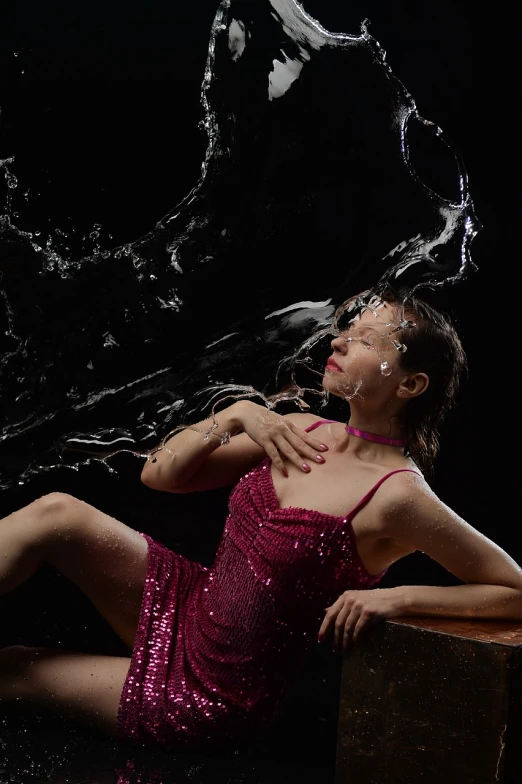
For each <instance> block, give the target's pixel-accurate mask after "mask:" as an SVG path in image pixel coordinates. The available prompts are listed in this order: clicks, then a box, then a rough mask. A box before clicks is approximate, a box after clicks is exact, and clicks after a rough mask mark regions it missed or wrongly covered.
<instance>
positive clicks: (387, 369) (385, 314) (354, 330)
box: [323, 300, 404, 399]
mask: <svg viewBox="0 0 522 784" xmlns="http://www.w3.org/2000/svg"><path fill="white" fill-rule="evenodd" d="M336 325H337V326H336V328H335V331H336V333H337V334H336V337H334V339H333V340H332V341H331V344H330V345H331V347H332V349H333V353H332V354H331V355H330V357H329V359H328V361H327V364H326V368H325V373H324V377H323V387H324V388H325V390H327V391H328V392H331V393H332V394H335V395H337V396H340V397H346V398H347V399H350V398H352V397H354V396H355V395H358V396H360V397H361V396H362V397H364V396H365V395H372V394H374V393H376V392H377V391H380V392H383V391H384V392H386V391H390V390H391V388H392V387H395V385H396V383H397V374H398V371H399V365H400V353H401V351H403V350H404V348H403V346H402V344H401V343H400V341H399V340H398V338H397V333H398V331H399V330H400V329H401V327H403V326H404V322H401V319H400V316H399V313H398V311H397V308H396V307H395V306H392V305H390V304H388V303H387V302H383V301H381V300H376V301H375V302H373V303H371V304H369V305H368V306H363V307H362V308H359V309H358V312H357V311H356V312H355V313H350V311H349V310H348V311H347V312H346V313H345V314H342V313H341V314H338V317H337V319H336Z"/></svg>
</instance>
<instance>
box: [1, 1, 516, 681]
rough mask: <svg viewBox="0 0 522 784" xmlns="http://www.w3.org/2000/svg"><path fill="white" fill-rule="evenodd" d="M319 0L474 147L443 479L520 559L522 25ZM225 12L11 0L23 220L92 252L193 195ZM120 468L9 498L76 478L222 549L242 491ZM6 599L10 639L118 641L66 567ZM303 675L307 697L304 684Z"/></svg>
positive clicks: (5, 75) (136, 522) (401, 567)
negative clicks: (514, 430) (514, 462)
mask: <svg viewBox="0 0 522 784" xmlns="http://www.w3.org/2000/svg"><path fill="white" fill-rule="evenodd" d="M304 7H305V9H306V10H307V11H308V12H309V13H310V14H311V15H312V16H315V17H316V18H318V19H319V20H320V21H321V22H322V24H323V25H324V26H325V27H326V28H327V29H330V30H332V31H336V32H352V33H358V31H359V26H360V22H361V21H362V20H363V19H364V18H365V17H368V18H369V19H370V22H371V25H370V32H371V33H372V35H373V36H374V37H375V38H377V40H378V41H379V42H380V44H381V45H382V46H383V47H384V49H385V50H386V51H387V60H388V62H389V64H390V66H391V68H392V70H393V71H394V73H395V75H396V76H398V77H399V78H400V79H401V80H402V81H403V83H404V84H405V85H406V87H407V88H408V90H409V91H410V92H411V93H412V94H413V96H414V98H415V99H416V102H417V106H418V109H419V112H420V113H421V115H422V116H423V117H425V118H427V119H429V120H432V121H433V122H435V123H436V124H437V125H439V126H440V127H442V128H443V130H444V131H445V133H446V134H447V135H448V136H449V137H450V139H452V140H453V142H454V143H455V145H456V146H457V148H458V149H459V150H460V151H461V153H462V156H463V159H464V162H465V164H466V167H467V170H468V173H469V178H470V188H471V193H472V196H473V199H474V203H475V208H476V213H477V216H478V218H479V220H480V221H481V223H482V226H483V228H482V230H481V231H480V233H479V235H478V236H477V237H476V238H475V240H474V241H473V243H472V247H471V250H472V256H473V260H474V261H475V263H476V264H477V265H478V271H477V272H475V273H474V274H473V275H472V276H471V278H470V279H469V280H468V281H467V282H466V284H465V285H464V286H462V288H461V291H460V294H459V308H458V322H459V327H460V330H461V332H462V335H463V340H464V344H465V347H466V349H467V352H468V356H469V363H470V376H469V381H468V382H467V384H466V386H465V387H464V389H463V390H462V392H461V394H460V397H459V404H458V407H457V408H456V409H455V411H454V412H453V413H452V415H451V416H450V417H449V419H448V421H447V423H446V425H445V427H444V429H443V433H442V449H441V452H440V457H439V459H438V462H437V466H436V474H435V479H434V482H433V486H434V489H435V491H436V492H437V493H438V494H439V495H440V496H441V497H442V498H443V500H445V501H446V502H447V503H448V504H449V505H450V506H451V507H453V508H454V509H455V510H456V511H457V512H458V513H459V514H461V515H462V516H463V517H465V518H466V519H467V520H468V521H469V522H470V523H472V524H473V525H475V526H476V527H477V528H479V529H480V530H481V531H483V532H484V533H486V534H487V535H489V536H490V537H491V538H493V539H494V540H495V541H496V542H498V543H499V544H501V545H502V546H504V547H505V548H506V549H507V550H508V551H509V552H510V553H511V555H513V557H515V558H516V559H518V560H522V550H521V549H520V545H519V542H518V537H517V531H516V530H515V529H514V523H513V516H512V515H510V514H509V513H507V510H506V506H505V498H506V495H505V494H506V493H507V492H508V491H509V489H508V478H509V472H508V468H507V465H506V455H505V453H504V449H503V447H502V444H501V439H502V438H503V437H504V433H505V429H506V427H508V428H509V427H513V426H515V427H516V418H514V416H515V415H514V414H512V413H510V412H511V411H513V412H516V410H517V402H518V401H517V399H516V390H514V388H513V384H512V382H510V383H508V381H507V379H508V378H511V377H512V373H513V368H514V367H515V363H516V362H517V361H518V357H517V354H518V349H517V344H518V341H517V340H515V339H514V338H513V327H512V322H511V321H510V319H511V318H512V317H513V312H515V313H516V308H518V304H517V302H516V297H514V298H513V297H512V289H511V287H512V286H513V285H514V283H515V279H514V278H513V275H514V274H515V269H516V264H517V262H518V259H515V256H514V253H513V248H514V247H518V229H517V228H515V227H516V226H517V223H516V221H515V218H516V213H517V207H518V198H516V196H515V194H516V193H517V192H518V188H517V187H516V177H514V172H515V171H516V169H517V167H518V165H519V156H518V147H517V145H515V142H514V132H513V131H512V129H511V126H512V123H511V121H510V119H509V118H510V113H511V111H512V109H511V107H512V106H513V105H514V102H515V101H516V100H517V99H518V98H519V97H520V96H519V95H518V96H517V94H516V92H518V89H517V90H516V89H515V78H514V72H513V70H512V68H513V66H512V62H511V59H512V56H511V48H512V43H511V40H510V31H509V25H508V24H506V27H507V29H503V28H502V24H501V23H498V24H497V23H496V21H495V20H496V19H498V18H499V17H501V10H499V9H498V6H496V7H495V12H494V14H495V18H494V19H493V17H492V16H490V14H491V13H492V12H491V11H490V10H489V9H487V8H486V7H485V5H482V6H480V4H479V5H477V4H472V3H471V2H464V3H454V2H450V1H449V0H440V1H439V2H437V3H427V2H420V3H419V2H400V1H399V0H392V1H391V2H386V3H384V2H377V0H368V2H364V3H363V2H360V0H357V2H353V3H349V4H346V3H341V2H319V0H309V2H306V3H304ZM216 8H217V2H209V0H200V2H198V3H193V2H187V3H184V4H183V3H165V2H154V0H151V1H150V2H148V3H143V2H126V3H120V2H113V3H111V4H109V5H107V4H106V3H101V2H99V0H93V2H91V3H89V4H88V5H81V4H80V5H78V4H71V3H65V2H58V0H53V2H50V3H43V4H42V3H38V2H36V1H35V0H26V1H25V2H15V1H14V0H6V1H5V2H4V4H3V10H2V12H1V13H2V24H1V26H0V36H1V38H0V47H1V49H0V109H1V111H2V114H1V118H0V157H3V158H5V157H8V156H11V155H14V156H15V161H16V173H17V176H18V179H19V191H18V198H20V194H21V193H25V194H26V196H25V197H24V200H23V201H22V202H20V203H21V205H22V208H23V209H21V210H20V212H21V215H20V217H19V218H18V222H19V225H21V226H22V227H23V228H24V229H26V230H40V231H42V235H43V236H45V235H46V233H51V232H55V230H56V229H57V228H58V229H60V230H61V231H64V232H65V233H66V235H67V237H68V243H69V245H70V246H71V247H72V248H73V249H74V250H75V251H76V252H78V253H81V252H82V250H83V249H85V248H86V249H88V250H92V248H93V242H95V241H96V238H94V239H93V238H89V236H88V235H89V234H90V233H91V232H92V231H93V230H96V226H100V227H101V229H100V242H101V243H102V247H103V246H104V243H105V246H106V247H107V246H111V245H114V244H118V243H124V242H130V241H133V240H135V239H137V238H139V237H140V236H141V235H143V234H144V233H146V232H147V231H149V230H150V229H151V228H152V226H153V225H154V224H155V222H156V221H157V220H158V219H159V218H161V217H162V216H163V215H164V214H165V213H167V212H168V211H169V210H171V209H172V208H173V206H174V205H176V204H177V203H178V202H179V201H180V200H181V198H182V197H183V196H185V195H186V194H187V192H188V191H189V190H190V188H191V187H193V185H194V184H195V182H196V180H197V179H198V177H199V174H200V166H201V162H202V160H203V156H204V152H205V148H206V136H205V133H204V132H203V130H202V129H201V128H199V127H198V123H199V122H200V120H201V119H202V117H203V111H202V108H201V105H200V87H201V81H202V77H203V71H204V67H205V61H206V56H207V46H208V37H209V31H210V27H211V24H212V21H213V18H214V14H215V11H216ZM16 220H17V217H16V215H15V222H16ZM85 235H87V239H85V240H83V239H82V237H84V236H85ZM516 235H517V236H516ZM54 237H55V240H56V241H57V242H58V237H57V236H56V234H54ZM297 273H298V274H299V275H302V274H303V270H299V271H298V270H296V267H295V265H294V266H292V265H289V267H288V269H287V270H281V274H282V279H283V278H284V282H283V283H282V285H285V286H288V288H289V290H291V286H292V277H293V276H295V275H296V274H297ZM304 274H306V271H305V272H304ZM317 274H320V275H322V276H327V275H328V274H329V271H328V264H327V263H324V264H322V265H321V270H320V273H318V272H317V271H313V275H317ZM248 285H249V280H248V275H246V276H245V278H244V279H243V280H241V281H235V282H234V283H233V284H231V282H230V281H227V286H228V287H229V288H228V289H227V296H230V297H231V298H232V297H233V296H235V295H239V296H241V295H243V293H244V292H245V290H247V289H248ZM312 288H313V284H312ZM508 292H509V296H508V297H505V296H503V295H505V294H506V293H508ZM175 339H176V340H180V339H181V336H175ZM512 339H513V348H512V350H511V348H510V347H511V342H510V341H511V340H512ZM506 347H507V348H508V351H507V358H506V353H505V351H504V352H503V349H504V350H505V349H506ZM513 418H514V419H513ZM116 466H117V468H118V469H119V477H117V478H114V477H109V476H108V475H107V473H106V471H105V470H104V469H102V468H100V467H97V466H96V465H95V466H93V467H92V468H91V469H90V470H89V471H88V472H85V471H84V472H80V473H78V474H76V473H74V472H68V473H63V472H62V473H58V474H56V473H55V474H53V473H52V472H51V473H50V474H43V475H41V476H38V477H35V478H34V479H33V480H32V481H31V482H29V483H26V484H24V486H22V487H20V488H19V489H18V490H17V489H16V488H14V489H11V490H10V491H9V493H8V494H7V495H6V496H5V497H4V499H3V502H2V508H3V512H4V513H7V512H9V511H11V510H12V509H14V508H16V507H17V506H20V505H22V504H23V503H27V502H28V501H30V500H32V499H33V498H35V497H37V496H39V495H41V494H42V493H45V492H49V491H51V490H66V491H68V492H72V493H74V494H76V495H78V496H79V497H81V498H84V499H85V500H87V501H89V502H90V503H93V504H94V505H97V506H99V507H100V508H102V509H103V510H104V511H106V512H108V513H109V514H113V515H114V516H116V517H118V518H119V519H122V520H123V521H124V522H127V523H128V524H129V525H131V526H133V527H134V528H136V529H138V530H146V531H147V532H149V533H151V534H152V535H155V536H157V538H159V539H160V540H161V541H164V542H165V543H166V544H168V545H169V546H172V547H174V548H177V549H179V550H180V551H181V552H184V553H185V554H187V555H189V556H190V557H194V558H199V559H201V560H202V561H204V562H210V561H211V559H212V555H213V552H214V550H215V546H216V544H217V541H218V540H219V535H220V532H221V528H222V525H223V520H224V513H225V508H226V494H225V493H221V492H219V493H210V494H205V497H204V498H202V497H199V498H198V499H197V502H196V501H194V499H190V498H185V497H182V498H180V497H173V496H170V495H168V494H159V493H154V492H153V491H150V490H148V489H147V488H143V487H141V486H140V484H139V465H138V464H137V462H136V460H135V459H131V458H128V457H126V456H122V457H121V458H120V460H119V463H118V462H117V463H116ZM448 581H452V578H451V576H448V575H447V574H446V573H445V572H444V570H442V569H440V568H439V567H438V566H437V565H435V564H433V563H432V562H431V561H429V559H427V558H426V557H425V556H423V555H421V554H416V555H415V556H410V557H409V558H408V559H406V560H405V561H403V562H402V563H400V564H398V565H396V566H395V567H394V568H392V569H391V570H390V573H389V575H388V576H387V578H386V583H385V584H397V583H399V582H409V583H418V582H441V583H443V582H448ZM65 597H67V599H68V602H66V601H65ZM4 607H5V608H7V610H8V612H7V613H6V614H4V618H5V617H7V618H8V620H9V619H10V623H7V625H4V627H3V631H2V634H3V637H4V639H3V640H1V641H0V642H2V643H3V644H8V643H11V642H16V641H25V642H29V643H33V644H36V643H38V642H40V643H42V642H45V641H48V642H56V641H59V642H61V643H65V642H67V643H68V644H73V643H74V644H78V645H81V646H83V647H84V648H91V649H93V650H99V649H100V646H102V647H105V648H106V649H112V650H114V651H118V650H120V649H119V647H118V645H119V644H118V641H117V640H115V639H114V638H113V637H112V636H111V632H110V630H108V629H107V628H106V627H105V625H104V624H103V623H102V622H101V621H100V619H98V618H97V617H96V616H95V614H94V612H91V610H90V609H89V607H88V606H87V604H86V603H85V602H84V601H83V598H82V597H81V596H79V595H78V594H77V592H76V591H75V589H74V587H73V586H69V585H66V584H65V581H64V580H63V579H62V578H61V577H60V575H56V574H54V573H52V572H51V571H50V570H47V571H46V570H43V571H42V573H40V574H39V575H37V576H35V577H34V578H32V580H31V581H30V582H29V583H28V584H27V585H26V586H24V587H23V588H21V589H19V591H17V592H16V595H13V596H10V597H6V599H5V600H4ZM21 608H23V612H21V611H20V610H21ZM316 665H317V661H316V662H315V664H313V665H311V667H312V669H313V668H314V667H315V666H316ZM332 666H333V665H332ZM310 683H311V681H310ZM303 684H304V682H303ZM302 688H303V693H304V692H305V691H306V685H303V687H302Z"/></svg>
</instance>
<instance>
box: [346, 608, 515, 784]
mask: <svg viewBox="0 0 522 784" xmlns="http://www.w3.org/2000/svg"><path fill="white" fill-rule="evenodd" d="M521 651H522V625H521V624H520V623H519V622H505V621H475V620H470V621H467V620H462V619H459V620H453V619H447V618H408V619H406V618H397V619H393V620H389V621H387V622H386V623H384V624H382V625H380V626H379V627H376V628H375V629H374V630H373V631H372V633H371V634H369V635H368V637H367V639H366V640H364V641H363V642H361V644H360V646H358V648H356V649H354V651H353V652H350V653H349V654H347V655H345V658H344V661H343V671H342V679H341V697H340V706H339V727H338V741H337V756H336V773H335V784H381V783H382V784H496V783H497V782H499V784H522V658H521V656H522V654H521Z"/></svg>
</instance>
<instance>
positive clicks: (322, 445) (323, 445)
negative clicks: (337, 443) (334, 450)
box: [319, 444, 328, 449]
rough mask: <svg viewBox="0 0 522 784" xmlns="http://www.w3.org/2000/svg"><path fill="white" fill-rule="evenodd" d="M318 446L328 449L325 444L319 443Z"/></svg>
mask: <svg viewBox="0 0 522 784" xmlns="http://www.w3.org/2000/svg"><path fill="white" fill-rule="evenodd" d="M319 446H320V447H321V449H328V447H327V446H326V444H320V445H319Z"/></svg>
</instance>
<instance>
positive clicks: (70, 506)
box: [31, 493, 83, 546]
mask: <svg viewBox="0 0 522 784" xmlns="http://www.w3.org/2000/svg"><path fill="white" fill-rule="evenodd" d="M32 507H33V509H32V511H33V513H34V514H33V520H34V523H35V525H34V526H32V539H31V541H32V543H33V544H34V545H37V546H41V545H43V544H46V543H49V542H50V543H52V542H54V541H55V539H56V537H58V538H59V541H61V540H62V537H63V535H64V534H65V535H66V537H67V538H68V537H69V535H70V534H71V533H73V532H74V531H75V530H76V529H77V528H81V527H82V519H83V518H82V510H83V502H82V501H78V499H77V498H74V496H72V495H68V494H67V493H49V494H48V495H44V496H42V498H38V499H37V500H36V501H34V502H33V504H32ZM36 532H39V534H41V535H38V536H36V535H35V533H36Z"/></svg>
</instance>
